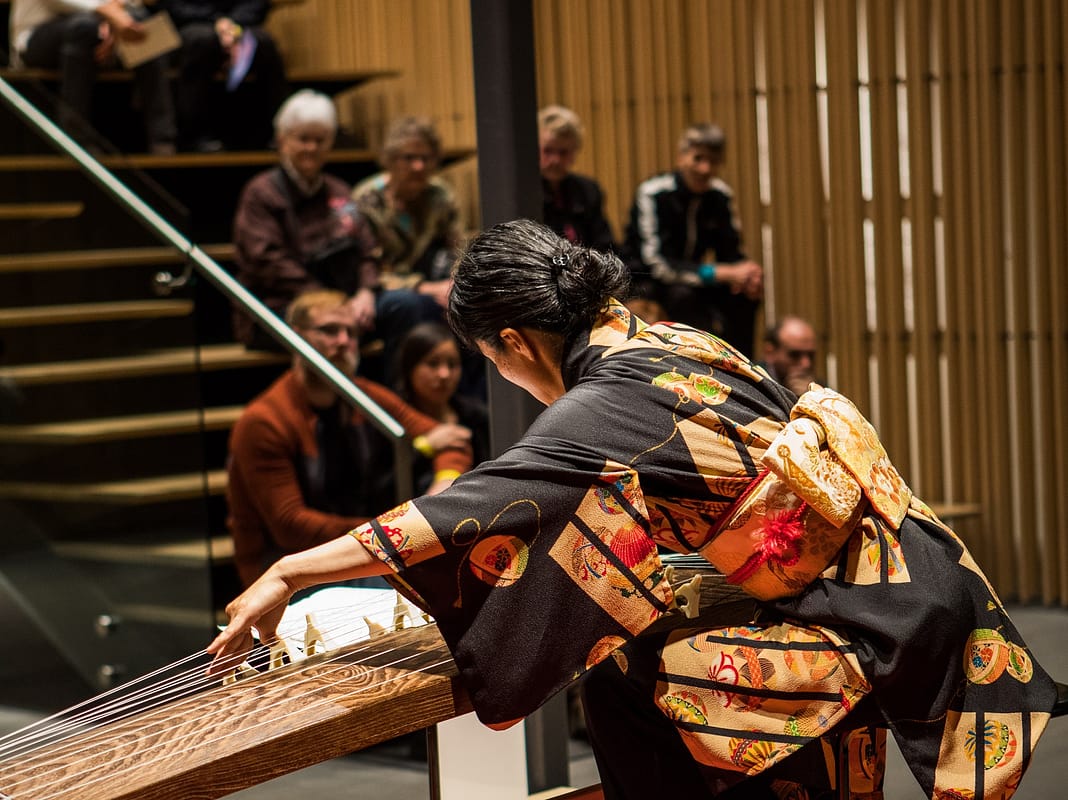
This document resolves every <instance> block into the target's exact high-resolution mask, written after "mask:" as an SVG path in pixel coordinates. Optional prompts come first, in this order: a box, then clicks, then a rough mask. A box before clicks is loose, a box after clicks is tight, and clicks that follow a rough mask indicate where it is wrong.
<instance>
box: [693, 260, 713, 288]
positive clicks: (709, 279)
mask: <svg viewBox="0 0 1068 800" xmlns="http://www.w3.org/2000/svg"><path fill="white" fill-rule="evenodd" d="M697 276H698V277H699V278H700V279H701V283H703V284H705V285H706V286H708V285H709V284H713V283H715V282H716V265H715V264H702V265H701V266H699V267H698V268H697Z"/></svg>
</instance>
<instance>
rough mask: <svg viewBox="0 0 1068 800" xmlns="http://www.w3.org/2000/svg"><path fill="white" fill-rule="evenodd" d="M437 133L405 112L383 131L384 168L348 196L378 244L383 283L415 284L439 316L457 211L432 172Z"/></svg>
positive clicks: (455, 240)
mask: <svg viewBox="0 0 1068 800" xmlns="http://www.w3.org/2000/svg"><path fill="white" fill-rule="evenodd" d="M440 160H441V139H440V137H439V136H438V133H437V131H436V130H435V128H434V125H433V123H431V122H430V120H428V119H423V118H420V117H404V118H403V119H399V120H397V121H396V122H394V123H393V124H392V125H391V126H390V128H389V130H388V131H387V133H386V139H385V143H384V144H383V146H382V154H381V162H382V166H383V167H385V171H384V172H380V173H378V174H377V175H372V176H371V177H370V178H367V179H366V180H364V181H362V182H361V183H360V184H359V185H358V186H357V187H356V190H355V192H353V198H354V199H355V200H356V204H357V206H358V207H359V210H360V212H361V213H363V214H364V215H365V216H366V217H367V219H368V220H370V222H371V226H372V228H373V229H374V232H375V235H376V236H377V237H378V241H379V243H380V244H381V245H382V286H383V287H385V288H386V289H399V288H406V289H414V290H415V291H417V292H418V293H420V294H421V295H423V296H424V297H426V298H427V299H428V300H432V301H433V303H434V304H435V305H436V306H437V309H434V308H432V307H431V308H428V311H427V315H426V321H429V320H432V319H437V318H440V317H441V309H444V308H445V306H446V304H447V302H448V296H449V289H451V288H452V280H451V279H450V277H449V273H450V272H451V270H452V262H453V258H454V257H455V256H456V253H457V251H458V248H459V246H460V244H461V238H462V235H461V232H460V211H459V208H458V207H457V205H456V201H455V199H454V198H453V194H452V190H451V189H450V188H449V186H448V185H447V184H446V183H445V182H444V181H443V180H441V179H440V178H439V177H437V176H436V175H435V173H436V171H437V168H438V163H439V161H440Z"/></svg>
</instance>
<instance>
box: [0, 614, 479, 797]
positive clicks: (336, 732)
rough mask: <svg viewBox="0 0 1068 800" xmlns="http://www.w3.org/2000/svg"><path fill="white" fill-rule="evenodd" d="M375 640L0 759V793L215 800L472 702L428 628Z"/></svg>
mask: <svg viewBox="0 0 1068 800" xmlns="http://www.w3.org/2000/svg"><path fill="white" fill-rule="evenodd" d="M374 646H375V652H376V653H377V655H373V656H369V655H368V647H367V642H361V643H359V644H355V645H350V646H348V647H345V648H341V649H340V650H338V651H336V652H330V653H325V654H323V655H320V656H313V657H311V658H309V659H307V660H306V661H301V662H298V663H296V664H291V665H286V666H283V667H280V668H278V669H276V670H272V671H270V672H267V673H261V674H257V675H255V676H252V677H247V678H242V679H241V680H239V681H237V682H235V683H231V684H227V685H219V686H215V687H214V688H210V689H208V690H206V691H203V692H200V693H198V694H196V695H193V696H191V697H187V698H184V699H181V700H177V701H175V702H174V703H171V704H169V705H166V706H163V707H162V708H157V709H153V710H150V711H146V712H144V713H141V714H137V715H135V716H131V717H127V718H125V719H123V720H121V721H119V722H114V723H110V724H107V725H104V726H102V727H97V728H87V729H86V730H85V731H84V732H83V733H80V734H78V735H74V736H71V737H70V738H68V739H66V740H64V741H63V742H60V743H59V744H55V745H48V746H46V747H44V748H42V749H39V750H35V751H34V752H32V753H28V754H24V755H21V756H17V757H14V758H11V759H9V760H7V761H3V762H0V798H9V799H10V800H48V798H56V799H57V800H59V798H62V800H122V799H124V798H128V799H129V800H134V799H135V798H136V800H200V799H201V798H216V797H222V796H224V795H227V794H230V793H232V792H236V791H239V790H241V789H245V788H247V787H249V786H253V785H255V784H258V783H262V782H263V781H267V780H270V779H272V778H275V777H277V776H279V775H282V774H285V773H288V772H293V771H295V770H298V769H301V768H303V767H307V766H310V765H312V764H316V763H318V762H321V761H325V760H328V759H331V758H335V757H337V756H341V755H344V754H346V753H351V752H353V751H356V750H360V749H362V748H364V747H368V746H370V745H373V744H377V743H378V742H382V741H385V740H387V739H390V738H393V737H395V736H399V735H402V734H405V733H409V732H412V731H415V730H419V729H421V728H425V727H427V726H429V725H433V724H436V723H438V722H441V721H443V720H446V719H450V718H452V717H455V716H458V715H460V714H463V713H466V712H467V711H470V710H471V707H470V703H469V701H468V699H467V696H466V694H465V693H464V691H463V689H462V688H461V686H460V683H459V680H458V678H457V673H456V667H455V664H454V663H453V661H452V659H451V657H450V656H449V653H448V650H447V648H446V647H445V644H444V642H443V641H442V639H441V636H440V634H439V633H438V630H437V626H436V625H426V626H423V627H418V628H408V629H405V630H402V631H397V632H394V633H388V634H385V635H383V636H379V637H375V640H374ZM390 664H397V665H398V666H389V665H390Z"/></svg>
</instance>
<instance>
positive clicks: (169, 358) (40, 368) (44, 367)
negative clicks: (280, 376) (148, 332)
mask: <svg viewBox="0 0 1068 800" xmlns="http://www.w3.org/2000/svg"><path fill="white" fill-rule="evenodd" d="M288 361H289V356H288V355H286V354H283V353H267V352H261V351H255V350H252V351H250V350H246V349H245V348H244V346H242V345H240V344H219V345H208V346H206V347H202V348H200V353H199V356H198V354H197V352H196V350H195V349H194V348H192V347H177V348H172V349H167V350H155V351H151V352H148V353H141V354H138V355H135V356H120V357H117V358H85V359H79V360H77V361H53V362H47V363H40V364H23V365H20V366H16V367H5V368H2V369H0V379H4V378H6V379H8V380H10V381H12V382H14V383H15V384H18V385H20V386H40V385H44V384H57V383H72V382H76V381H93V380H111V379H115V378H132V377H139V376H145V375H168V374H175V373H183V372H193V371H194V370H196V369H197V368H198V367H199V369H202V370H221V369H232V368H241V367H261V366H269V365H271V364H285V363H287V362H288Z"/></svg>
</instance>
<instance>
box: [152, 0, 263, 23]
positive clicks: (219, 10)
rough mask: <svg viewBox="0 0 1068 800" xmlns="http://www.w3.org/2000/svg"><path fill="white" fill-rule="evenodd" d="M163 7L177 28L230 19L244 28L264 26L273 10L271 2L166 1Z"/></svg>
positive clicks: (233, 0) (248, 0)
mask: <svg viewBox="0 0 1068 800" xmlns="http://www.w3.org/2000/svg"><path fill="white" fill-rule="evenodd" d="M162 7H163V8H164V9H165V10H166V11H167V13H169V14H170V15H171V19H172V20H173V21H174V26H175V27H176V28H181V27H182V26H183V25H189V24H191V23H194V22H210V23H213V24H214V22H215V20H217V19H221V18H223V17H228V18H230V19H232V20H233V21H234V22H236V23H237V24H238V25H241V26H242V27H244V28H248V27H251V26H253V25H262V24H263V23H264V21H265V20H266V19H267V13H268V12H269V11H270V10H271V4H270V0H166V1H165V2H164V3H163V5H162Z"/></svg>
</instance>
